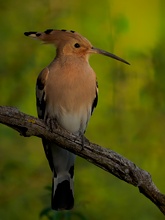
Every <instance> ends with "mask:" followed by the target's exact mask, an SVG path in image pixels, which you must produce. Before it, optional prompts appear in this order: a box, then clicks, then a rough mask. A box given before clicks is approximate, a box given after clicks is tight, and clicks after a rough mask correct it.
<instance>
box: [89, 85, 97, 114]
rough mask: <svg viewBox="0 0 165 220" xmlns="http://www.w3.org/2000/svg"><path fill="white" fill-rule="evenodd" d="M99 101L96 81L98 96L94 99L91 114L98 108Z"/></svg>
mask: <svg viewBox="0 0 165 220" xmlns="http://www.w3.org/2000/svg"><path fill="white" fill-rule="evenodd" d="M97 103H98V82H97V81H96V96H95V98H94V100H93V104H92V109H91V115H92V113H93V111H94V109H95V108H96V106H97Z"/></svg>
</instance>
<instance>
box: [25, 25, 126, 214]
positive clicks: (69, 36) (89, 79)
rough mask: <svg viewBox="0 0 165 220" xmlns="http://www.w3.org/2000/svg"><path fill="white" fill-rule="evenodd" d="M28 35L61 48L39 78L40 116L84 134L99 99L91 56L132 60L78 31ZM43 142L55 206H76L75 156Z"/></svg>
mask: <svg viewBox="0 0 165 220" xmlns="http://www.w3.org/2000/svg"><path fill="white" fill-rule="evenodd" d="M24 34H25V35H26V36H30V37H32V38H36V39H39V40H41V41H43V42H44V43H49V44H54V45H55V47H56V48H57V49H56V57H55V59H54V60H53V61H52V62H51V63H50V64H49V65H48V66H47V67H45V68H44V69H43V70H42V71H41V73H40V74H39V76H38V78H37V83H36V102H37V111H38V117H39V118H40V119H44V121H45V123H46V124H47V125H48V126H50V125H51V124H52V123H56V122H57V123H58V124H59V125H60V126H61V127H63V128H65V129H66V130H68V131H69V132H72V133H74V134H75V135H80V136H83V134H84V133H85V130H86V127H87V124H88V121H89V119H90V117H91V115H92V112H93V110H94V108H95V107H96V105H97V100H98V86H97V80H96V75H95V72H94V71H93V69H92V68H91V66H90V65H89V62H88V59H89V55H90V54H102V55H105V56H108V57H111V58H114V59H116V60H119V61H122V62H124V63H126V64H129V63H128V62H127V61H125V60H123V59H122V58H119V57H118V56H116V55H114V54H111V53H109V52H106V51H104V50H101V49H98V48H95V47H93V46H92V44H91V43H90V42H89V41H88V40H87V39H86V38H85V37H83V36H81V35H80V34H79V33H77V32H75V31H66V30H53V29H48V30H46V31H45V32H34V31H30V32H25V33H24ZM42 143H43V146H44V150H45V154H46V157H47V159H48V162H49V165H50V168H51V170H52V172H53V180H52V200H51V205H52V209H54V210H69V209H72V208H73V206H74V190H73V176H74V162H75V155H74V154H73V153H71V152H69V151H67V150H64V149H62V148H60V147H58V146H57V145H56V144H55V143H53V142H50V141H48V140H46V139H42Z"/></svg>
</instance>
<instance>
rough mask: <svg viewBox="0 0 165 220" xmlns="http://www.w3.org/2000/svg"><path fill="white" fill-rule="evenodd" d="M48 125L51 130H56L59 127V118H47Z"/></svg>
mask: <svg viewBox="0 0 165 220" xmlns="http://www.w3.org/2000/svg"><path fill="white" fill-rule="evenodd" d="M46 125H47V126H48V128H49V130H50V132H53V131H54V130H56V129H57V128H58V127H59V124H58V122H57V120H56V119H54V118H48V119H47V120H46Z"/></svg>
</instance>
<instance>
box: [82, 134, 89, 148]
mask: <svg viewBox="0 0 165 220" xmlns="http://www.w3.org/2000/svg"><path fill="white" fill-rule="evenodd" d="M80 138H81V146H82V148H81V150H84V145H85V144H87V145H89V144H90V142H89V140H88V139H87V138H86V137H85V136H84V134H80Z"/></svg>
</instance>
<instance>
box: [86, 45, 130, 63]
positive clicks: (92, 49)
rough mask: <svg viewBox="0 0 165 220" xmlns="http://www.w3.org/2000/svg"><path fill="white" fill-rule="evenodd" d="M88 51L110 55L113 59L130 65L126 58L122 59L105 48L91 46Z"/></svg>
mask: <svg viewBox="0 0 165 220" xmlns="http://www.w3.org/2000/svg"><path fill="white" fill-rule="evenodd" d="M90 52H91V53H98V54H102V55H104V56H107V57H111V58H113V59H115V60H119V61H121V62H123V63H126V64H128V65H130V63H128V62H127V61H126V60H124V59H122V58H120V57H118V56H116V55H114V54H112V53H109V52H107V51H105V50H101V49H98V48H96V47H92V48H91V51H90Z"/></svg>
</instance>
